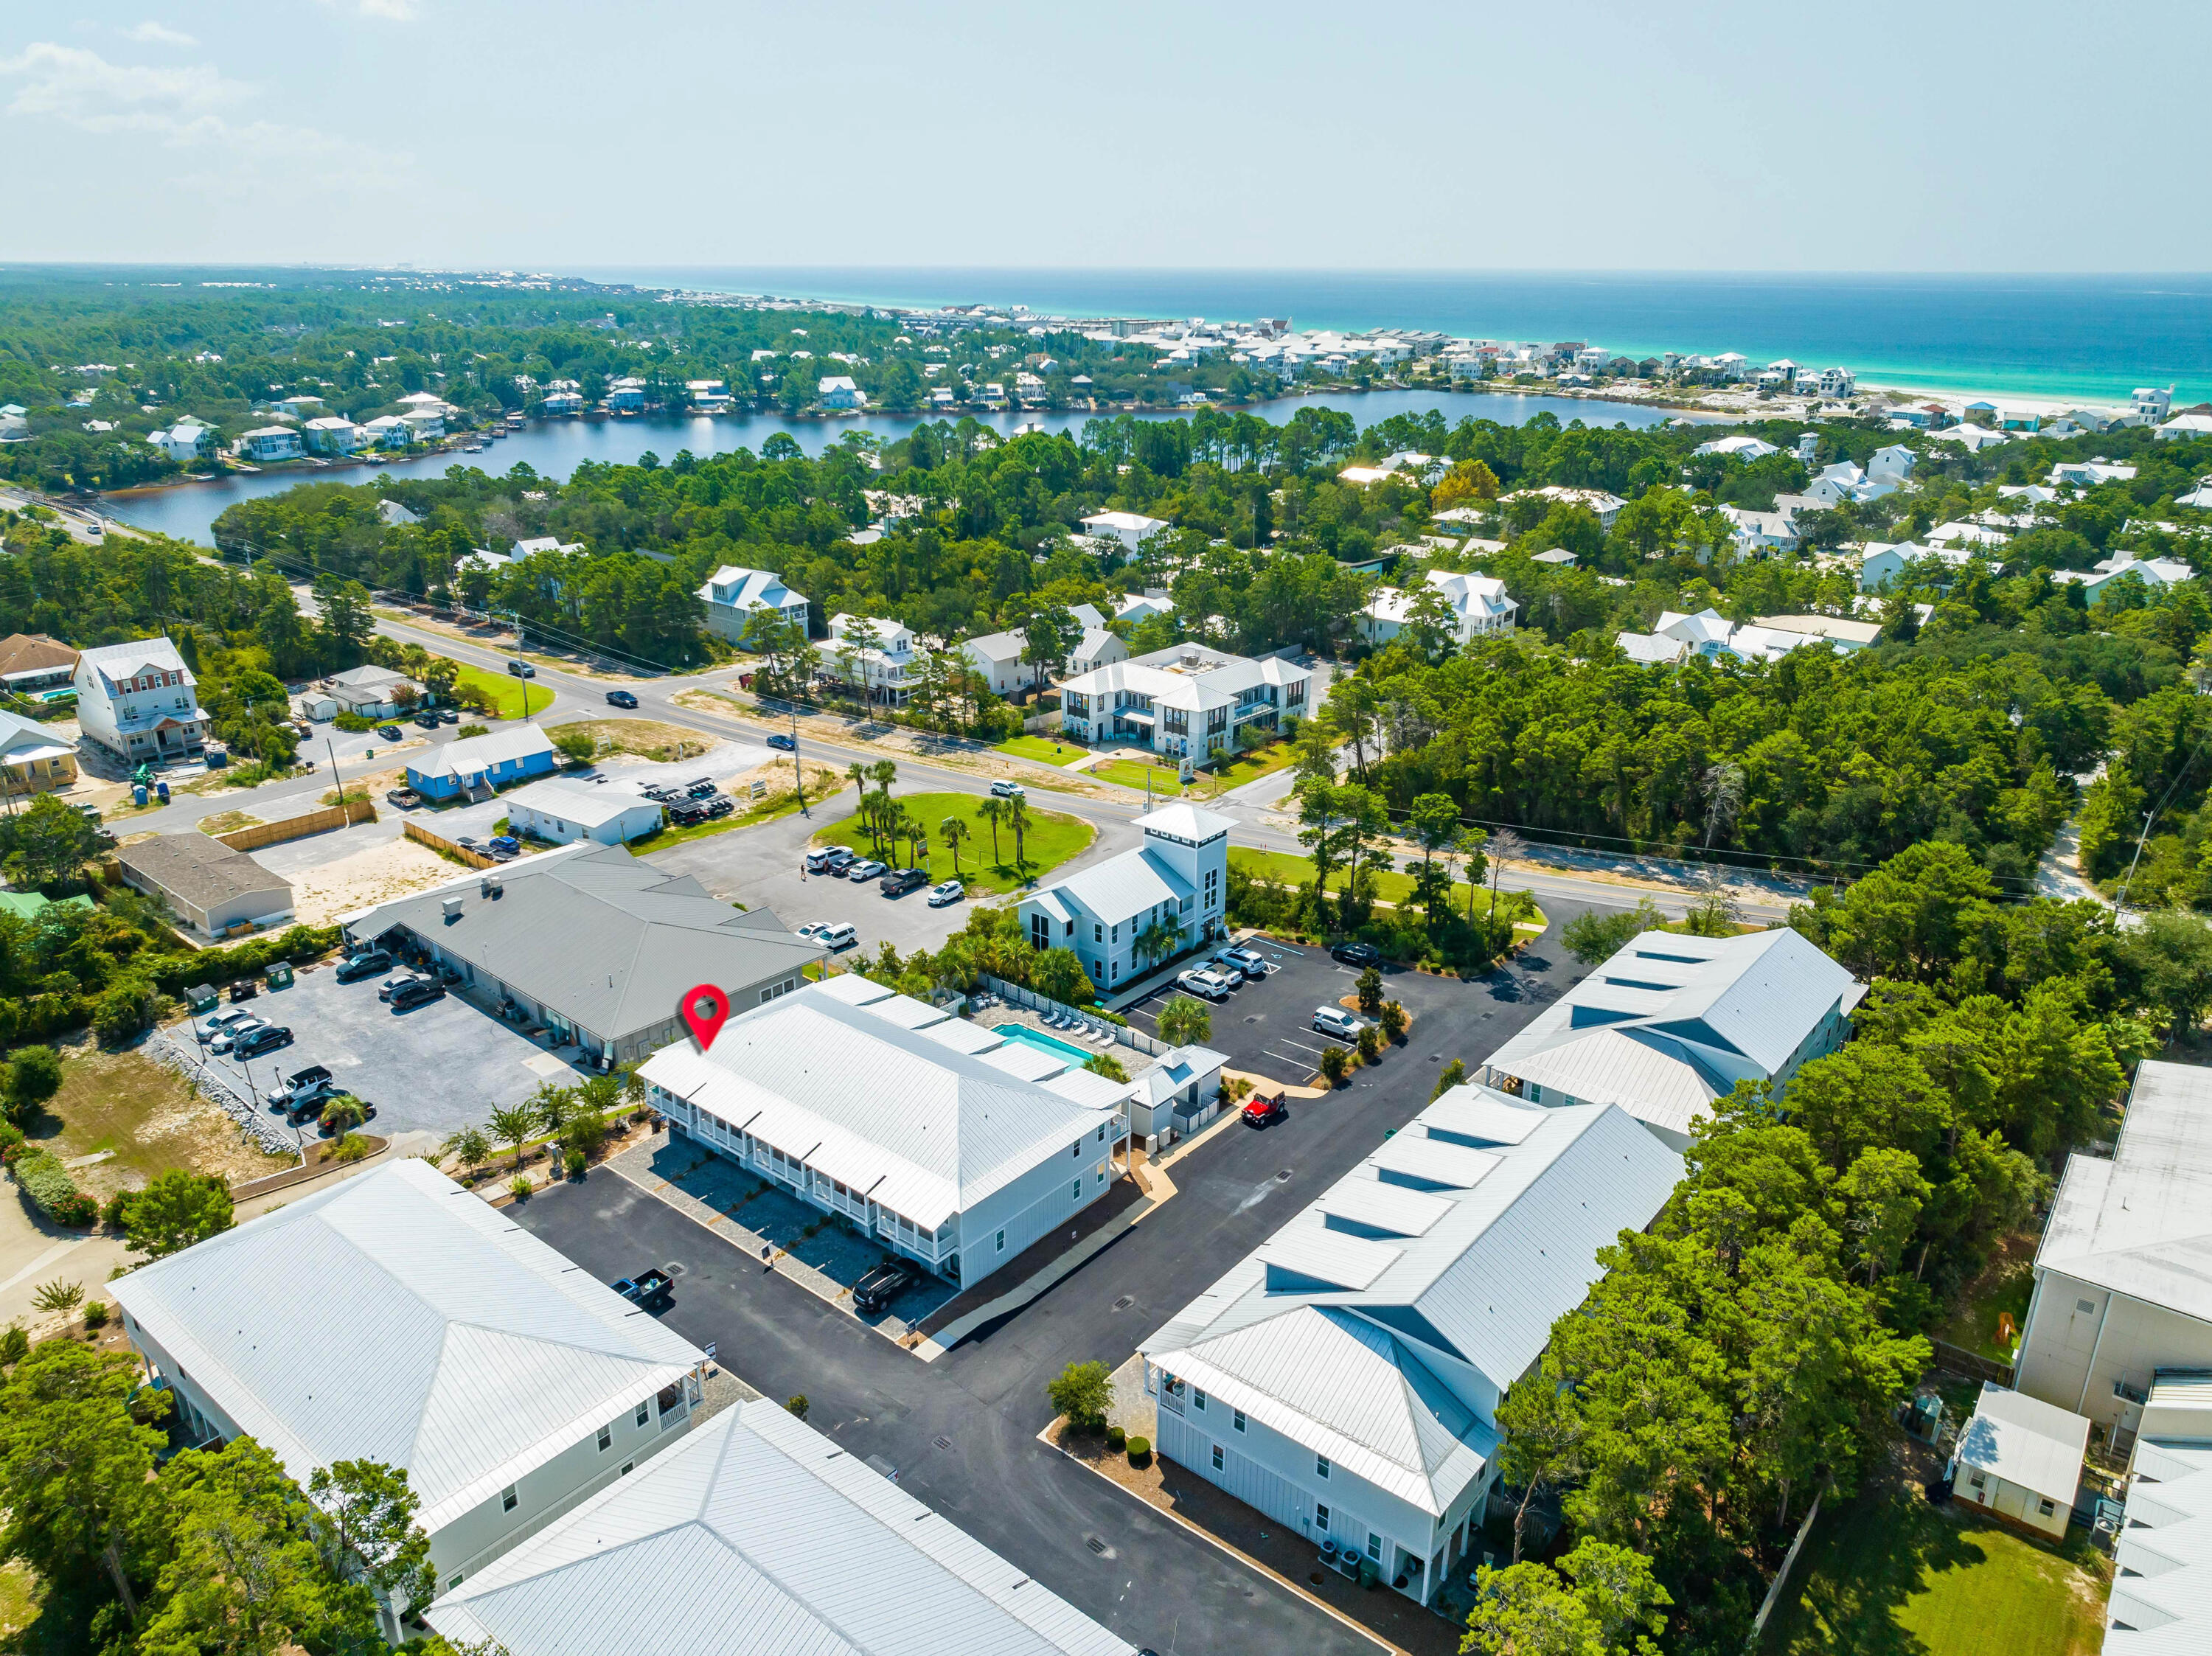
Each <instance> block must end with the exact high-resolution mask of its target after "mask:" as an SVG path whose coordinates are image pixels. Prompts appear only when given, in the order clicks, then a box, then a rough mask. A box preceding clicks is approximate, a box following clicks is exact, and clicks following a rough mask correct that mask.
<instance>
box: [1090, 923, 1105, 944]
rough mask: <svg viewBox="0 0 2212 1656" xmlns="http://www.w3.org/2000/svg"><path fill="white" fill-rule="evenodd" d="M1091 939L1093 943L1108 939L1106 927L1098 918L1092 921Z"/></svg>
mask: <svg viewBox="0 0 2212 1656" xmlns="http://www.w3.org/2000/svg"><path fill="white" fill-rule="evenodd" d="M1105 941H1106V928H1105V927H1104V926H1103V925H1100V924H1099V923H1098V922H1097V921H1096V920H1093V921H1091V942H1093V943H1104V942H1105Z"/></svg>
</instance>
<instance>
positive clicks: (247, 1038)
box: [230, 1023, 292, 1058]
mask: <svg viewBox="0 0 2212 1656" xmlns="http://www.w3.org/2000/svg"><path fill="white" fill-rule="evenodd" d="M291 1044H292V1032H291V1031H290V1030H289V1029H288V1028H285V1027H284V1026H283V1024H281V1023H272V1024H270V1025H269V1026H268V1027H267V1028H261V1029H249V1030H247V1031H246V1033H245V1034H243V1035H240V1037H239V1038H238V1042H237V1044H236V1045H235V1046H233V1047H232V1048H231V1049H230V1055H231V1056H232V1057H233V1058H259V1057H260V1056H261V1055H262V1053H264V1052H275V1051H276V1049H277V1048H278V1047H279V1046H290V1045H291Z"/></svg>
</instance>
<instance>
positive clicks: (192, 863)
mask: <svg viewBox="0 0 2212 1656" xmlns="http://www.w3.org/2000/svg"><path fill="white" fill-rule="evenodd" d="M115 863H116V866H117V867H118V869H120V870H122V873H123V878H124V881H125V883H127V884H129V885H131V887H133V888H134V889H137V890H139V891H143V892H144V893H145V894H146V895H148V896H149V897H156V898H159V899H160V900H161V901H163V902H165V903H167V904H168V906H169V907H171V908H172V909H173V910H174V911H175V912H176V913H177V915H178V917H179V919H182V920H184V921H185V924H186V925H190V926H191V927H193V928H194V929H195V930H196V931H199V932H201V933H203V934H204V935H205V936H207V937H221V936H222V934H223V933H224V932H226V931H229V930H230V929H231V928H232V927H233V926H235V925H273V924H274V923H275V922H276V921H278V920H283V919H290V918H291V915H292V887H291V883H290V882H289V881H288V880H286V879H285V878H284V877H283V876H281V875H276V874H271V873H270V871H269V870H267V869H265V868H264V867H262V866H261V864H258V863H257V862H255V861H254V860H253V858H251V857H249V856H247V855H246V853H245V852H242V851H234V850H232V849H231V848H230V847H229V846H227V845H225V844H223V842H222V840H215V839H210V837H209V836H208V835H206V834H155V836H154V837H153V838H152V839H150V840H139V841H138V843H137V844H136V845H130V846H124V847H123V848H122V849H121V850H120V851H118V852H116V853H115Z"/></svg>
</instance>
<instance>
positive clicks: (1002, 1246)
mask: <svg viewBox="0 0 2212 1656" xmlns="http://www.w3.org/2000/svg"><path fill="white" fill-rule="evenodd" d="M992 1252H993V1253H1005V1252H1006V1232H1005V1231H1003V1230H1002V1231H1000V1233H999V1239H998V1246H997V1247H994V1248H993V1249H992Z"/></svg>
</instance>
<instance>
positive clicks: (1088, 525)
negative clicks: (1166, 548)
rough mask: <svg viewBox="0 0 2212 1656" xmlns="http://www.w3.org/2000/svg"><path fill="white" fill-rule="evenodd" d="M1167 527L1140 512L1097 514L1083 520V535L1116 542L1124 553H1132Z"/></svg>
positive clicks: (1166, 522) (1165, 524) (1161, 519)
mask: <svg viewBox="0 0 2212 1656" xmlns="http://www.w3.org/2000/svg"><path fill="white" fill-rule="evenodd" d="M1168 526H1169V525H1168V521H1167V519H1164V518H1147V517H1146V516H1145V515H1144V514H1143V513H1140V512H1098V513H1092V514H1091V516H1090V517H1088V518H1085V519H1084V520H1083V532H1084V533H1085V534H1086V535H1096V536H1098V537H1101V538H1111V539H1114V540H1117V541H1119V542H1121V549H1122V550H1123V551H1124V552H1134V551H1135V550H1136V549H1138V548H1139V547H1140V546H1142V545H1143V544H1144V543H1146V541H1148V540H1150V539H1151V538H1152V537H1153V536H1155V535H1157V534H1158V533H1159V532H1160V531H1162V530H1163V529H1165V528H1167V527H1168Z"/></svg>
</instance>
